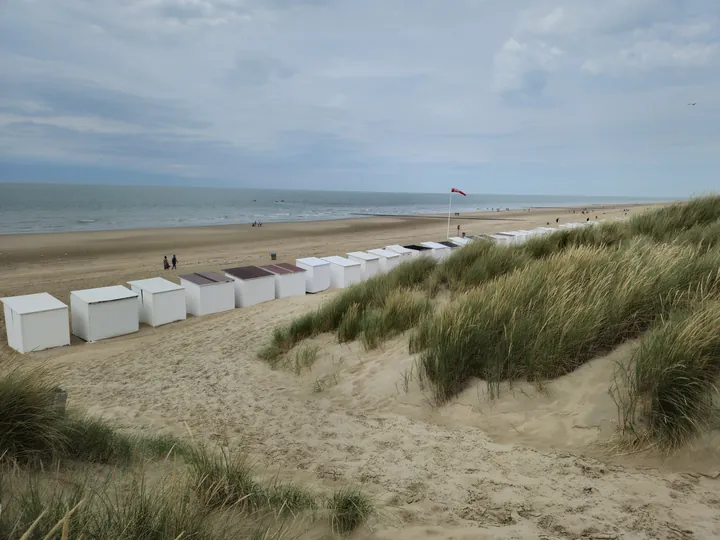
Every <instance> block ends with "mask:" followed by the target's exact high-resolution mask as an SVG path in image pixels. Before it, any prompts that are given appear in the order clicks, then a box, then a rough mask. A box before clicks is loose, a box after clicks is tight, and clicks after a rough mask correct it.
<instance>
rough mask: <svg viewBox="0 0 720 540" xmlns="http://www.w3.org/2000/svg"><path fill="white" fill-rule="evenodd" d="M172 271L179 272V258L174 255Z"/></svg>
mask: <svg viewBox="0 0 720 540" xmlns="http://www.w3.org/2000/svg"><path fill="white" fill-rule="evenodd" d="M172 269H173V270H177V257H176V256H175V255H174V254H173V258H172Z"/></svg>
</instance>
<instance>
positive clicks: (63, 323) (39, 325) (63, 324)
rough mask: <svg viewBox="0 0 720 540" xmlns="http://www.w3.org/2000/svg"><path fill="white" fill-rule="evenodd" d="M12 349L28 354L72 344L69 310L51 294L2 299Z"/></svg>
mask: <svg viewBox="0 0 720 540" xmlns="http://www.w3.org/2000/svg"><path fill="white" fill-rule="evenodd" d="M0 301H1V302H2V303H3V312H4V313H5V331H6V334H7V342H8V345H9V346H10V347H12V348H13V349H15V350H16V351H18V352H21V353H26V352H32V351H42V350H44V349H51V348H53V347H62V346H63V345H69V344H70V323H69V322H68V307H67V306H66V305H65V304H63V303H62V302H61V301H60V300H58V299H57V298H55V297H54V296H51V295H49V294H48V293H37V294H26V295H23V296H9V297H7V298H0Z"/></svg>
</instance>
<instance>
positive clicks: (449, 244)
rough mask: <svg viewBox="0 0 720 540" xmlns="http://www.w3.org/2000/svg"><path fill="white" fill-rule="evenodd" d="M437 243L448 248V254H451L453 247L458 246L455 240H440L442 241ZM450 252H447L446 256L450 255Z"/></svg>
mask: <svg viewBox="0 0 720 540" xmlns="http://www.w3.org/2000/svg"><path fill="white" fill-rule="evenodd" d="M438 244H442V245H443V246H445V247H446V248H448V249H449V250H450V254H452V250H453V249H457V248H459V247H460V246H459V245H458V244H456V243H455V242H451V241H450V240H449V239H448V240H442V241H440V242H438ZM450 254H448V257H449V256H450Z"/></svg>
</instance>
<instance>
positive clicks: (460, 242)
mask: <svg viewBox="0 0 720 540" xmlns="http://www.w3.org/2000/svg"><path fill="white" fill-rule="evenodd" d="M450 241H451V242H452V243H453V244H455V245H456V246H461V247H462V246H467V245H468V244H469V243H470V242H471V241H472V238H469V237H467V236H466V237H465V238H462V237H460V236H452V237H451V238H450Z"/></svg>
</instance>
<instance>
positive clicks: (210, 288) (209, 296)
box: [179, 272, 235, 317]
mask: <svg viewBox="0 0 720 540" xmlns="http://www.w3.org/2000/svg"><path fill="white" fill-rule="evenodd" d="M179 277H180V286H181V287H182V288H183V289H185V305H186V308H187V312H188V313H190V314H191V315H195V316H196V317H202V316H203V315H210V314H211V313H221V312H223V311H230V310H231V309H235V287H234V285H233V283H234V282H233V279H232V278H229V277H227V276H223V275H222V274H218V273H217V272H196V273H194V274H185V275H182V276H179Z"/></svg>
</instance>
